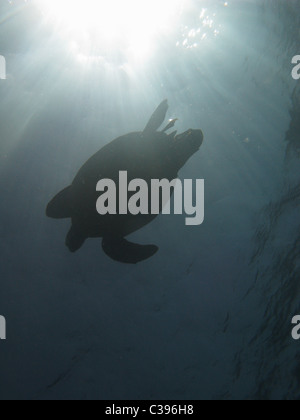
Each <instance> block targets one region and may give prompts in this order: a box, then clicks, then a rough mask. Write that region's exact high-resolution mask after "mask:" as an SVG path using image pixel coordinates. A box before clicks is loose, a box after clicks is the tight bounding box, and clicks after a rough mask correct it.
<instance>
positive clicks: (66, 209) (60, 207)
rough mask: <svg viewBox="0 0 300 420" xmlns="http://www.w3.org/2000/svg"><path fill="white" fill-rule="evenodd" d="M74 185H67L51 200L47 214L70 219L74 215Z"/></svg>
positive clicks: (53, 217) (54, 217)
mask: <svg viewBox="0 0 300 420" xmlns="http://www.w3.org/2000/svg"><path fill="white" fill-rule="evenodd" d="M71 190H72V187H71V186H70V187H67V188H65V189H64V190H63V191H61V192H60V193H58V194H57V196H55V197H54V198H53V200H51V201H50V203H49V204H48V206H47V209H46V215H47V216H48V217H51V218H52V219H68V218H70V217H72V194H71Z"/></svg>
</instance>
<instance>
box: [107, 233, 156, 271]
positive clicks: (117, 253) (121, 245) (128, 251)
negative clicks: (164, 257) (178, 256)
mask: <svg viewBox="0 0 300 420" xmlns="http://www.w3.org/2000/svg"><path fill="white" fill-rule="evenodd" d="M102 248H103V251H104V252H105V254H106V255H108V256H109V257H110V258H112V259H113V260H114V261H118V262H122V263H125V264H137V263H139V262H141V261H144V260H147V259H148V258H151V257H153V255H155V254H156V253H157V251H158V247H157V246H155V245H138V244H134V243H132V242H128V241H127V240H126V239H124V238H121V237H116V236H106V237H104V238H103V241H102Z"/></svg>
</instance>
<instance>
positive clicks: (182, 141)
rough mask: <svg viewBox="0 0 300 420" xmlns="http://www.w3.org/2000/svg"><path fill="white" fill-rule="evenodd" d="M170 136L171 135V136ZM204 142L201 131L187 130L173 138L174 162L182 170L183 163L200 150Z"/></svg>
mask: <svg viewBox="0 0 300 420" xmlns="http://www.w3.org/2000/svg"><path fill="white" fill-rule="evenodd" d="M171 136H172V134H171ZM203 140H204V136H203V132H202V130H192V129H190V130H188V131H186V132H185V133H182V134H179V135H177V136H174V140H173V141H174V143H173V148H174V152H175V155H176V161H177V162H178V164H179V165H180V168H182V167H183V166H184V165H185V163H186V162H187V161H188V160H189V159H190V158H191V157H192V156H193V155H194V154H195V153H196V152H198V150H199V149H200V147H201V146H202V143H203Z"/></svg>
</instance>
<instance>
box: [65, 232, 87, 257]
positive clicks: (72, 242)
mask: <svg viewBox="0 0 300 420" xmlns="http://www.w3.org/2000/svg"><path fill="white" fill-rule="evenodd" d="M85 240H86V237H85V236H83V235H82V234H81V233H80V232H79V231H78V230H77V229H75V228H74V226H72V227H71V229H70V231H69V233H68V235H67V237H66V246H67V247H68V248H69V250H70V251H71V252H76V251H78V250H79V249H80V248H81V247H82V245H83V244H84V242H85Z"/></svg>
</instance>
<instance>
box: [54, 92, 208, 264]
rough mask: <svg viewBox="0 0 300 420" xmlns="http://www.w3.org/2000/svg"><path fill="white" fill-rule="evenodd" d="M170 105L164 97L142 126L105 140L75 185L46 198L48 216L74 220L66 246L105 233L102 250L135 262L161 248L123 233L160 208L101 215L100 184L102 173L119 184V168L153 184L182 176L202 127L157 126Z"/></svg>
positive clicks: (76, 247)
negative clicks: (176, 128) (181, 130)
mask: <svg viewBox="0 0 300 420" xmlns="http://www.w3.org/2000/svg"><path fill="white" fill-rule="evenodd" d="M167 111H168V101H167V100H165V101H163V102H162V103H161V104H160V105H159V107H158V108H157V109H156V111H155V112H154V113H153V115H152V116H151V118H150V120H149V122H148V124H147V125H146V127H145V129H144V130H143V131H142V132H134V133H129V134H126V135H124V136H122V137H119V138H117V139H115V140H113V141H112V142H111V143H109V144H107V145H106V146H104V147H103V148H102V149H101V150H100V151H99V152H97V153H96V154H95V155H94V156H92V157H91V158H90V159H89V160H88V161H87V162H86V163H85V164H84V165H83V166H82V168H81V169H80V170H79V172H78V174H77V175H76V177H75V179H74V181H73V183H72V185H71V186H69V187H67V188H65V189H64V190H63V191H61V192H60V193H59V194H58V195H57V196H56V197H55V198H54V199H53V200H52V201H51V202H50V203H49V204H48V206H47V210H46V214H47V216H48V217H50V218H54V219H64V218H70V219H71V221H72V226H71V229H70V231H69V233H68V234H67V237H66V246H67V247H68V248H69V250H70V251H71V252H76V251H77V250H79V249H80V248H81V247H82V245H83V244H84V242H85V241H86V239H88V238H102V248H103V250H104V252H105V253H106V254H107V255H108V256H109V257H110V258H112V259H113V260H115V261H118V262H122V263H128V264H136V263H138V262H141V261H143V260H146V259H148V258H150V257H152V256H153V255H154V254H155V253H156V252H157V251H158V247H157V246H155V245H139V244H135V243H131V242H129V241H128V240H127V239H125V238H126V237H127V236H128V235H130V234H132V233H134V232H136V231H137V230H139V229H141V228H143V227H144V226H146V225H147V224H149V223H150V222H152V221H153V220H154V219H155V218H156V217H157V214H151V212H150V211H149V214H137V215H133V214H120V213H117V214H106V215H104V216H103V215H100V214H99V213H98V212H97V209H96V202H97V199H98V198H99V192H97V191H96V185H97V184H98V182H99V181H100V180H101V179H110V180H112V181H114V182H115V184H116V185H118V183H119V173H120V171H126V172H127V174H128V182H130V180H134V179H142V180H145V181H146V182H147V184H148V185H149V186H150V184H151V180H153V179H160V180H161V179H167V180H169V181H172V180H174V179H176V178H178V172H179V170H180V169H181V168H182V167H183V166H184V165H185V163H186V162H187V161H188V160H189V158H190V157H192V156H193V155H194V153H196V152H197V151H198V150H199V149H200V147H201V145H202V143H203V133H202V131H201V130H198V129H197V130H192V129H190V130H188V131H186V132H185V133H183V134H180V135H177V132H176V131H175V132H172V133H171V134H167V131H168V130H170V129H171V128H173V127H174V125H175V123H176V121H177V120H171V121H170V122H169V123H168V125H167V126H166V127H165V128H164V129H163V130H162V131H158V129H159V127H160V126H161V125H162V124H163V122H164V120H165V118H166V114H167ZM129 197H130V194H129ZM149 202H150V201H149ZM117 208H119V207H118V206H117ZM160 210H161V208H160Z"/></svg>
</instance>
